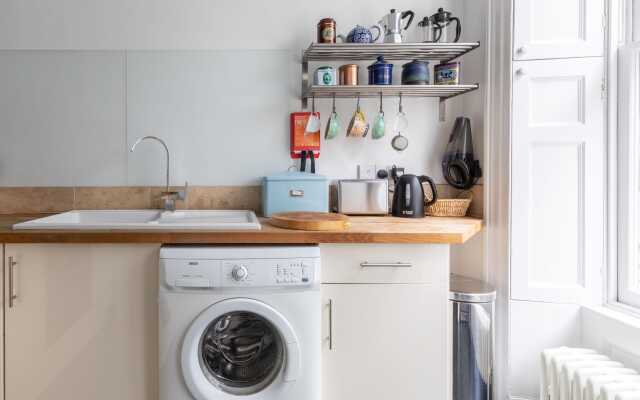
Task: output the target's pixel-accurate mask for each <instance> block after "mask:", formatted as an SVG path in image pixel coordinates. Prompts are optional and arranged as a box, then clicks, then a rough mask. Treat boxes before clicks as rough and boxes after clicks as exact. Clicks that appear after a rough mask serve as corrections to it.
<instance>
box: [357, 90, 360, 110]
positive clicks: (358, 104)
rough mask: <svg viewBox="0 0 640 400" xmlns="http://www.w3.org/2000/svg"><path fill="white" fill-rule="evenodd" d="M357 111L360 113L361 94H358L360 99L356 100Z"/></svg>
mask: <svg viewBox="0 0 640 400" xmlns="http://www.w3.org/2000/svg"><path fill="white" fill-rule="evenodd" d="M356 111H357V112H360V93H358V98H357V100H356Z"/></svg>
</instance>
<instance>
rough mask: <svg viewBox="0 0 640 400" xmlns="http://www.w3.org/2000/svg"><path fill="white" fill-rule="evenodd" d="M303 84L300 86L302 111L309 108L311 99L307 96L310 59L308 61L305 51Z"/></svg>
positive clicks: (303, 57)
mask: <svg viewBox="0 0 640 400" xmlns="http://www.w3.org/2000/svg"><path fill="white" fill-rule="evenodd" d="M301 64H302V74H301V75H302V82H301V83H302V85H301V86H300V91H301V93H300V107H301V109H302V111H304V110H306V109H307V108H309V101H308V99H307V96H306V93H305V92H306V90H307V88H308V87H309V61H307V59H306V57H305V56H304V52H303V54H302V63H301Z"/></svg>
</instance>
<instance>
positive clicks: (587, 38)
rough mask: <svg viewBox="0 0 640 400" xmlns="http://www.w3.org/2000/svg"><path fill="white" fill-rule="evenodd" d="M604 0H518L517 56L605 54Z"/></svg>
mask: <svg viewBox="0 0 640 400" xmlns="http://www.w3.org/2000/svg"><path fill="white" fill-rule="evenodd" d="M604 4H605V1H604V0H560V1H558V0H515V1H514V2H513V6H514V21H513V30H514V32H513V46H514V49H513V57H514V60H533V59H545V58H567V57H589V56H602V55H603V48H604V37H605V34H604V27H605V25H604V24H605V14H604V13H605V11H604V10H605V9H604Z"/></svg>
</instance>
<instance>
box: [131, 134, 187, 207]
mask: <svg viewBox="0 0 640 400" xmlns="http://www.w3.org/2000/svg"><path fill="white" fill-rule="evenodd" d="M147 139H149V140H155V141H156V142H159V143H160V144H161V145H162V147H164V151H165V152H166V153H167V185H166V188H165V191H164V192H162V193H161V196H160V198H161V199H162V200H163V204H164V210H165V211H175V210H176V200H183V201H184V200H186V199H187V190H188V187H189V184H188V183H187V182H185V183H184V188H183V189H182V190H178V191H171V190H169V165H170V156H169V148H168V147H167V144H166V143H165V142H164V140H162V139H160V138H159V137H157V136H144V137H141V138H140V139H138V140H136V142H135V143H134V144H133V146H131V152H132V153H133V152H134V151H135V150H136V146H138V144H140V142H142V141H143V140H147Z"/></svg>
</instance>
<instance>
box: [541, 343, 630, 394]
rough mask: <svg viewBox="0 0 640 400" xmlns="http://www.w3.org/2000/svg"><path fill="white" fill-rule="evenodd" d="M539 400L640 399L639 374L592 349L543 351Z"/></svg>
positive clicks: (562, 348)
mask: <svg viewBox="0 0 640 400" xmlns="http://www.w3.org/2000/svg"><path fill="white" fill-rule="evenodd" d="M540 358H541V360H540V362H541V364H540V400H640V374H638V372H637V371H636V370H633V369H631V368H625V367H624V365H622V364H621V363H619V362H617V361H613V360H611V359H610V358H609V357H607V356H604V355H602V354H598V353H597V352H596V351H594V350H591V349H580V348H571V347H558V348H555V349H547V350H544V351H543V352H542V354H541V357H540Z"/></svg>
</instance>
